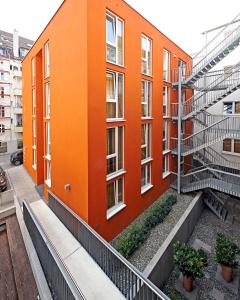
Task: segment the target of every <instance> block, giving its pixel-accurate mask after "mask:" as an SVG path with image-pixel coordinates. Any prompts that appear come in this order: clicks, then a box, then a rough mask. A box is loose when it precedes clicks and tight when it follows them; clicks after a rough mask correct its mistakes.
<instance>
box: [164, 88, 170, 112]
mask: <svg viewBox="0 0 240 300" xmlns="http://www.w3.org/2000/svg"><path fill="white" fill-rule="evenodd" d="M169 91H170V89H169V87H167V86H164V87H163V116H164V117H168V116H169Z"/></svg>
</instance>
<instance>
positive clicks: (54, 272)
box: [23, 201, 85, 300]
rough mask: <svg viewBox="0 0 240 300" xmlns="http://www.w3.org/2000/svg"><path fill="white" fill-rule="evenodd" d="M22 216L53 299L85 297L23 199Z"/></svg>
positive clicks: (64, 299) (72, 299)
mask: <svg viewBox="0 0 240 300" xmlns="http://www.w3.org/2000/svg"><path fill="white" fill-rule="evenodd" d="M23 218H24V222H25V224H26V226H27V229H28V232H29V234H30V236H31V239H32V242H33V245H34V247H35V250H36V252H37V255H38V258H39V260H40V262H41V266H42V268H43V272H44V274H45V276H46V279H47V282H48V285H49V288H50V290H51V293H52V296H53V299H59V300H66V299H67V300H75V299H85V297H84V296H83V295H82V293H81V291H80V290H79V288H78V286H77V285H76V283H75V282H74V280H73V279H72V277H71V275H70V274H69V273H68V271H67V269H66V268H65V266H64V262H63V261H62V260H61V258H60V257H59V255H58V253H57V251H56V250H55V248H54V246H53V245H52V243H51V241H50V240H49V239H48V237H47V235H46V234H45V232H44V230H43V229H42V227H41V225H40V224H39V223H38V221H37V219H36V218H35V216H34V214H33V212H32V210H31V208H30V206H29V205H28V204H27V203H26V202H25V201H23ZM83 276H84V275H83Z"/></svg>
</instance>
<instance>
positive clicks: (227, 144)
mask: <svg viewBox="0 0 240 300" xmlns="http://www.w3.org/2000/svg"><path fill="white" fill-rule="evenodd" d="M231 146H232V140H231V139H225V140H224V141H223V151H227V152H231V148H232V147H231Z"/></svg>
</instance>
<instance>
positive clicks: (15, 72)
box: [13, 70, 22, 77]
mask: <svg viewBox="0 0 240 300" xmlns="http://www.w3.org/2000/svg"><path fill="white" fill-rule="evenodd" d="M13 77H22V71H18V70H14V71H13Z"/></svg>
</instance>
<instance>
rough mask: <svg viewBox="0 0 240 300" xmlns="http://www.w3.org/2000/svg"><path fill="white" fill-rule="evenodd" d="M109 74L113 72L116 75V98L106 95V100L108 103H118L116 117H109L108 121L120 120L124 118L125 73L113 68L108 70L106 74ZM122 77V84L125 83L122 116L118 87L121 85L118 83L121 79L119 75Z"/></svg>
mask: <svg viewBox="0 0 240 300" xmlns="http://www.w3.org/2000/svg"><path fill="white" fill-rule="evenodd" d="M108 74H111V75H113V77H114V83H113V84H114V98H113V99H109V98H107V97H106V101H107V103H115V105H116V117H115V118H108V117H107V121H108V122H113V121H119V120H121V121H122V120H123V119H124V74H123V73H120V72H115V71H112V70H107V72H106V76H107V75H108ZM120 76H121V77H122V84H123V91H122V94H123V99H122V117H120V116H119V105H118V104H119V99H118V88H119V85H118V80H119V77H120Z"/></svg>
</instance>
